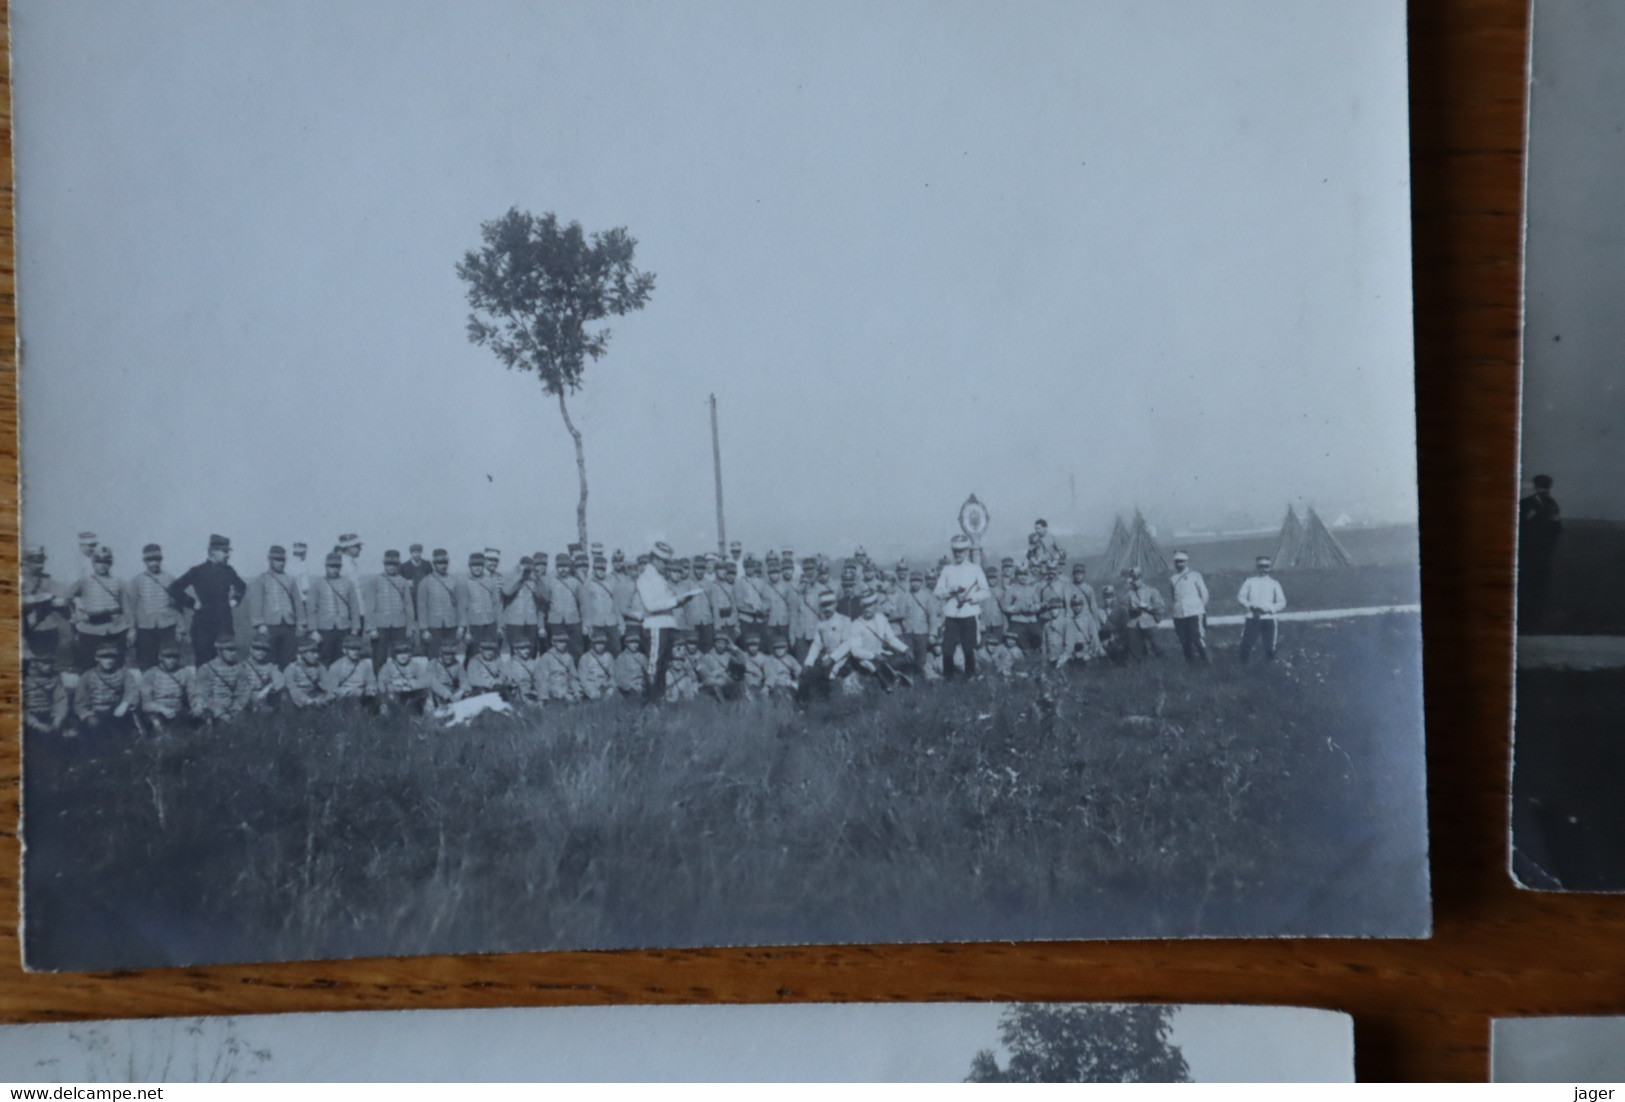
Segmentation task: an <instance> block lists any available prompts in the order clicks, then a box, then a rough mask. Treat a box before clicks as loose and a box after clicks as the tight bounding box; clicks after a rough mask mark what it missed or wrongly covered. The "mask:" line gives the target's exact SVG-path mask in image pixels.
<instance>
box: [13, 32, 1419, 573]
mask: <svg viewBox="0 0 1625 1102" xmlns="http://www.w3.org/2000/svg"><path fill="white" fill-rule="evenodd" d="M11 12H12V24H13V52H14V59H15V61H14V64H15V111H16V157H17V174H18V184H17V202H18V253H19V260H18V264H19V275H18V284H19V300H20V303H19V308H20V311H21V331H22V335H23V341H24V358H23V370H22V396H23V403H24V413H23V432H24V477H25V480H26V482H25V498H24V510H23V515H24V525H25V538H26V539H27V540H29V541H30V542H43V543H45V544H47V545H48V546H49V547H50V548H51V549H52V551H53V553H54V554H55V555H56V556H57V558H58V560H59V561H60V559H61V558H62V557H63V556H64V554H65V553H66V552H67V551H68V550H69V544H70V543H71V541H72V537H73V535H74V534H75V533H76V532H77V531H78V530H79V529H81V528H84V527H90V528H93V529H95V530H96V531H98V532H99V533H100V534H101V535H102V537H103V538H104V540H105V541H107V542H109V543H111V544H112V545H113V546H114V548H115V550H117V551H118V552H119V553H120V555H121V565H120V568H119V569H120V570H121V571H123V570H125V569H137V568H138V565H139V564H138V563H136V561H135V551H136V549H137V548H139V546H140V544H141V543H142V542H144V541H146V540H149V539H153V540H158V541H160V542H163V543H165V544H166V545H167V546H169V547H170V548H171V549H172V557H173V558H174V559H175V560H177V562H179V561H183V560H190V559H193V558H195V557H199V556H200V555H201V552H202V549H203V545H204V542H205V540H206V537H207V536H208V534H209V533H210V532H211V531H218V532H222V533H224V534H227V535H230V536H232V537H233V538H234V539H235V540H236V542H237V544H238V547H239V549H240V551H241V552H242V556H241V558H242V560H243V561H246V562H248V563H250V564H251V565H252V564H253V563H255V562H257V561H259V560H260V558H261V556H262V555H263V548H264V546H265V545H266V544H267V543H269V542H271V541H273V540H276V541H282V542H286V541H289V540H293V539H306V540H308V541H310V542H311V543H312V544H313V547H314V548H315V549H317V550H325V549H326V546H327V544H329V543H330V542H331V541H332V540H333V539H334V538H335V537H336V536H337V535H338V534H339V533H340V532H342V531H348V530H352V529H353V530H358V531H359V532H360V533H361V534H362V535H363V536H364V537H365V538H366V539H367V542H368V545H369V547H368V554H367V558H368V560H369V561H371V560H372V559H373V557H374V556H375V555H376V553H377V552H379V551H381V550H382V549H383V548H384V547H386V546H397V547H401V548H402V549H403V550H404V545H405V544H406V543H407V542H408V541H410V540H413V539H419V540H422V541H423V542H425V543H427V544H428V545H429V546H431V547H433V546H435V545H437V544H443V545H446V546H448V547H449V548H450V549H451V550H452V551H453V552H454V554H455V555H457V556H459V557H460V556H462V555H464V554H466V551H467V550H468V549H471V548H478V547H484V546H486V545H487V544H490V543H495V544H496V545H498V546H500V547H503V548H504V549H509V550H510V552H511V554H512V556H513V557H516V555H517V552H518V551H520V550H528V549H530V548H532V547H537V546H542V547H547V548H549V549H559V548H561V547H562V545H563V544H564V543H565V542H566V540H567V539H569V538H571V537H572V536H573V534H574V503H575V497H576V477H575V468H574V459H573V453H572V451H571V447H570V442H569V438H568V436H567V435H566V433H565V432H564V429H563V427H562V425H561V423H560V420H559V415H558V411H557V408H556V406H555V405H553V404H551V403H550V402H548V401H546V400H544V398H543V396H542V394H541V391H540V388H539V387H538V386H537V384H535V383H534V382H533V381H532V380H531V379H529V378H526V377H521V376H517V375H511V374H508V373H505V372H504V370H503V369H502V368H501V366H500V365H499V364H498V363H497V361H496V359H495V357H494V356H492V354H491V353H490V352H489V351H488V350H486V349H482V348H476V347H474V346H472V345H470V344H469V343H468V342H467V339H466V337H465V333H464V324H465V320H466V315H467V308H466V305H465V301H464V298H463V287H462V285H461V283H460V281H459V280H458V279H457V277H456V274H455V272H454V265H455V264H456V262H457V261H458V260H459V259H460V258H461V256H462V254H463V252H464V251H465V250H466V249H468V248H471V247H474V246H476V245H477V244H478V243H479V225H480V223H481V221H482V220H487V219H491V218H494V217H496V216H498V215H500V214H501V213H502V212H504V211H505V210H506V209H508V208H509V207H510V206H518V207H520V208H522V209H527V210H531V211H535V212H538V213H539V212H542V211H548V210H550V211H555V212H557V213H558V214H559V215H560V216H561V217H563V218H565V219H576V220H580V221H581V222H582V224H583V225H584V226H585V227H586V228H588V229H589V230H591V229H601V228H607V227H610V226H626V227H627V228H628V229H629V230H630V232H631V233H632V234H633V235H634V236H635V237H636V238H637V239H638V242H639V244H638V261H639V263H640V265H641V266H643V267H645V268H646V269H648V270H652V271H653V272H655V273H656V274H657V276H658V284H657V287H656V290H655V293H654V296H653V299H652V301H651V302H650V304H649V306H648V308H647V309H645V310H644V311H642V312H640V313H638V314H634V315H631V316H628V317H626V318H622V319H616V322H615V324H614V327H613V328H614V337H613V339H612V341H611V344H610V350H609V355H608V357H607V358H606V359H605V360H603V361H602V362H600V363H599V364H597V365H595V366H592V367H591V368H590V369H589V373H588V377H587V383H586V387H585V389H584V390H583V391H582V392H581V393H580V394H579V395H578V396H577V397H576V398H575V399H574V409H575V411H576V416H577V417H578V418H579V422H580V424H581V426H582V427H583V430H584V432H585V434H586V446H587V452H588V464H589V466H588V470H589V476H590V478H591V483H592V506H591V517H592V520H593V522H594V526H593V538H595V539H603V540H604V541H605V542H607V543H609V544H610V545H612V546H613V545H616V544H624V545H626V546H627V547H628V548H629V549H635V548H636V547H638V546H639V545H641V544H643V543H644V542H645V541H647V540H648V539H650V538H654V537H664V538H667V539H670V540H672V541H673V542H674V543H676V544H678V545H679V546H680V547H681V548H683V549H685V550H687V549H694V550H698V549H700V548H701V547H703V546H706V545H709V544H710V543H711V542H712V541H713V540H714V539H715V524H714V508H713V499H712V490H711V449H710V430H709V424H708V419H707V413H706V396H707V395H708V394H709V393H711V392H713V391H714V392H715V393H716V394H717V396H718V400H719V403H720V408H721V416H722V436H723V446H724V458H725V463H726V472H725V473H726V499H727V506H728V517H729V534H730V536H732V537H735V538H739V539H742V540H744V541H745V542H746V543H747V544H750V545H753V546H760V545H762V544H763V543H764V542H765V541H772V542H773V543H774V544H780V543H791V544H793V545H794V546H795V547H796V548H797V549H799V550H810V549H814V548H821V549H824V550H827V551H831V552H836V551H839V552H843V553H844V552H845V551H847V550H849V549H850V546H851V544H852V543H853V542H854V541H857V542H863V543H865V544H866V545H867V546H868V547H869V548H870V550H872V551H877V552H883V551H885V550H888V549H892V548H897V549H901V548H902V547H905V546H908V547H918V546H919V545H920V544H921V543H922V542H923V543H925V544H927V545H931V544H935V543H936V542H937V541H939V540H943V539H945V538H946V536H947V535H948V534H949V533H950V532H951V531H952V530H953V518H954V516H955V513H956V511H957V509H958V506H959V504H960V502H961V501H962V500H963V499H964V497H965V495H966V494H967V493H969V492H971V491H974V492H976V493H977V494H978V495H979V496H980V497H981V499H982V500H983V501H984V502H986V503H987V505H988V506H989V507H990V509H991V512H992V514H993V524H994V527H993V530H992V533H991V536H990V538H991V541H992V542H993V543H994V544H995V545H997V544H999V543H1001V542H1013V541H1016V540H1019V539H1020V538H1022V537H1023V536H1024V534H1025V532H1026V531H1027V529H1028V527H1029V526H1030V524H1031V521H1032V519H1033V517H1035V516H1038V515H1044V516H1047V517H1048V518H1049V519H1050V520H1051V522H1052V524H1053V525H1054V526H1055V527H1056V528H1057V529H1059V530H1060V531H1062V532H1063V533H1065V532H1068V531H1078V532H1082V533H1084V534H1086V535H1087V536H1089V537H1091V538H1092V539H1096V540H1098V541H1100V542H1104V540H1105V537H1106V535H1107V530H1108V528H1109V526H1110V521H1111V517H1112V514H1113V513H1114V512H1116V511H1118V510H1121V509H1126V508H1132V507H1133V506H1134V505H1136V504H1138V505H1139V506H1141V507H1142V508H1143V509H1144V510H1145V512H1146V514H1147V516H1148V518H1149V519H1151V520H1152V521H1153V523H1155V524H1158V525H1160V526H1163V527H1164V528H1167V529H1175V530H1179V529H1186V528H1190V527H1213V526H1229V527H1243V526H1247V525H1249V524H1252V525H1257V524H1272V523H1276V522H1277V521H1278V518H1279V517H1280V515H1281V512H1282V511H1283V508H1284V506H1285V504H1286V502H1287V501H1289V500H1293V501H1298V502H1300V503H1303V502H1309V503H1313V504H1315V505H1316V506H1317V508H1318V509H1319V510H1320V511H1321V513H1322V514H1323V515H1325V516H1326V517H1327V519H1328V520H1331V519H1333V518H1336V517H1339V516H1341V515H1344V514H1346V515H1348V516H1349V517H1351V518H1353V519H1355V520H1372V521H1393V520H1411V519H1414V516H1415V500H1416V497H1415V482H1414V418H1413V402H1412V395H1413V386H1412V356H1411V312H1410V253H1409V247H1410V229H1409V186H1408V163H1407V157H1408V138H1407V119H1406V87H1405V72H1406V68H1405V67H1406V53H1405V12H1404V4H1403V2H1402V0H1381V2H1378V0H1366V2H1362V3H1359V4H1349V3H1347V2H1346V0H1231V2H1227V3H1223V4H1216V3H1211V2H1210V0H1090V2H1079V0H1054V2H1050V0H1021V2H1019V3H1014V4H1010V3H1000V4H992V3H971V2H963V0H959V2H956V0H880V2H874V0H851V2H844V3H843V2H840V0H833V2H821V3H816V4H814V3H805V4H792V3H772V4H762V3H758V2H747V0H692V2H686V3H682V4H669V3H656V2H647V3H645V2H635V0H610V2H600V0H593V2H591V3H588V2H557V3H540V2H535V0H513V2H508V0H483V2H458V3H429V2H405V0H387V2H386V0H351V2H343V3H334V2H330V0H320V2H317V0H311V2H298V0H237V2H234V3H231V4H218V3H214V2H212V0H145V2H141V3H115V2H112V0H16V2H14V3H13V5H12V8H11ZM59 569H60V567H59Z"/></svg>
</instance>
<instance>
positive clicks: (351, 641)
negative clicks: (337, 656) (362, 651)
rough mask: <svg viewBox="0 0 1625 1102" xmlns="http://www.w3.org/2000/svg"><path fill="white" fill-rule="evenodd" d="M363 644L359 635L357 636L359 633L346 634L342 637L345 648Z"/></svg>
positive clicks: (348, 648)
mask: <svg viewBox="0 0 1625 1102" xmlns="http://www.w3.org/2000/svg"><path fill="white" fill-rule="evenodd" d="M364 645H365V644H364V643H363V642H362V640H361V636H359V635H346V636H345V637H344V649H345V650H350V649H351V648H353V647H360V646H364Z"/></svg>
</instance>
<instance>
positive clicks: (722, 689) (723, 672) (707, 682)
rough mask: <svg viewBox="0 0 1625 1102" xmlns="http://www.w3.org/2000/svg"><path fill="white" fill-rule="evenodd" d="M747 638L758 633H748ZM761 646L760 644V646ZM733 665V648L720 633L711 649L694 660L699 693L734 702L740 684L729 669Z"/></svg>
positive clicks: (712, 643)
mask: <svg viewBox="0 0 1625 1102" xmlns="http://www.w3.org/2000/svg"><path fill="white" fill-rule="evenodd" d="M746 637H747V638H752V637H756V638H759V637H757V636H756V633H754V632H748V633H746ZM758 645H760V644H758ZM732 665H733V648H732V646H731V645H730V644H729V641H728V637H727V636H726V635H723V634H722V633H721V632H718V633H717V634H716V635H715V636H714V637H713V639H712V640H711V649H710V650H709V651H702V652H701V653H700V654H699V655H697V656H696V657H695V659H694V676H695V678H696V679H697V680H698V682H699V691H700V692H701V693H702V694H703V695H705V696H708V697H711V698H712V699H713V700H733V699H735V698H737V697H738V696H739V684H738V682H736V681H734V679H733V674H732V672H731V671H730V669H729V667H730V666H732Z"/></svg>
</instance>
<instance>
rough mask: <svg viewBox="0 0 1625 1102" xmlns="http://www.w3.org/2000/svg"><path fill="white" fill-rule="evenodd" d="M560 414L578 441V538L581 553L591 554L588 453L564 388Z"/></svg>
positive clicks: (560, 392)
mask: <svg viewBox="0 0 1625 1102" xmlns="http://www.w3.org/2000/svg"><path fill="white" fill-rule="evenodd" d="M559 416H561V417H563V418H564V427H565V428H567V429H569V430H570V437H571V439H573V440H574V441H575V442H576V474H577V475H578V476H579V477H580V479H581V500H580V501H578V502H576V538H577V539H579V540H580V541H581V553H582V554H584V555H585V554H590V553H591V551H590V548H591V547H592V545H591V544H590V543H588V542H587V453H586V451H585V450H583V449H582V447H581V430H580V429H578V428H576V424H575V422H574V421H572V420H570V407H569V406H567V405H565V404H564V391H562V390H561V391H559Z"/></svg>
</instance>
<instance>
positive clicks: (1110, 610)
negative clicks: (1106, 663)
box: [1100, 585, 1129, 666]
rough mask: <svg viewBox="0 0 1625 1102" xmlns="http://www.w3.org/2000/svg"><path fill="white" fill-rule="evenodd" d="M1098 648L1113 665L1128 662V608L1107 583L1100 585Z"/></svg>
mask: <svg viewBox="0 0 1625 1102" xmlns="http://www.w3.org/2000/svg"><path fill="white" fill-rule="evenodd" d="M1100 649H1101V651H1102V652H1103V653H1104V654H1105V655H1106V657H1107V658H1109V659H1111V662H1112V665H1114V666H1121V665H1124V664H1125V663H1127V662H1128V659H1129V653H1128V609H1127V608H1125V607H1124V606H1123V605H1122V604H1120V603H1119V602H1118V600H1117V590H1116V589H1115V588H1113V587H1112V586H1109V585H1104V586H1101V587H1100Z"/></svg>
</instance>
